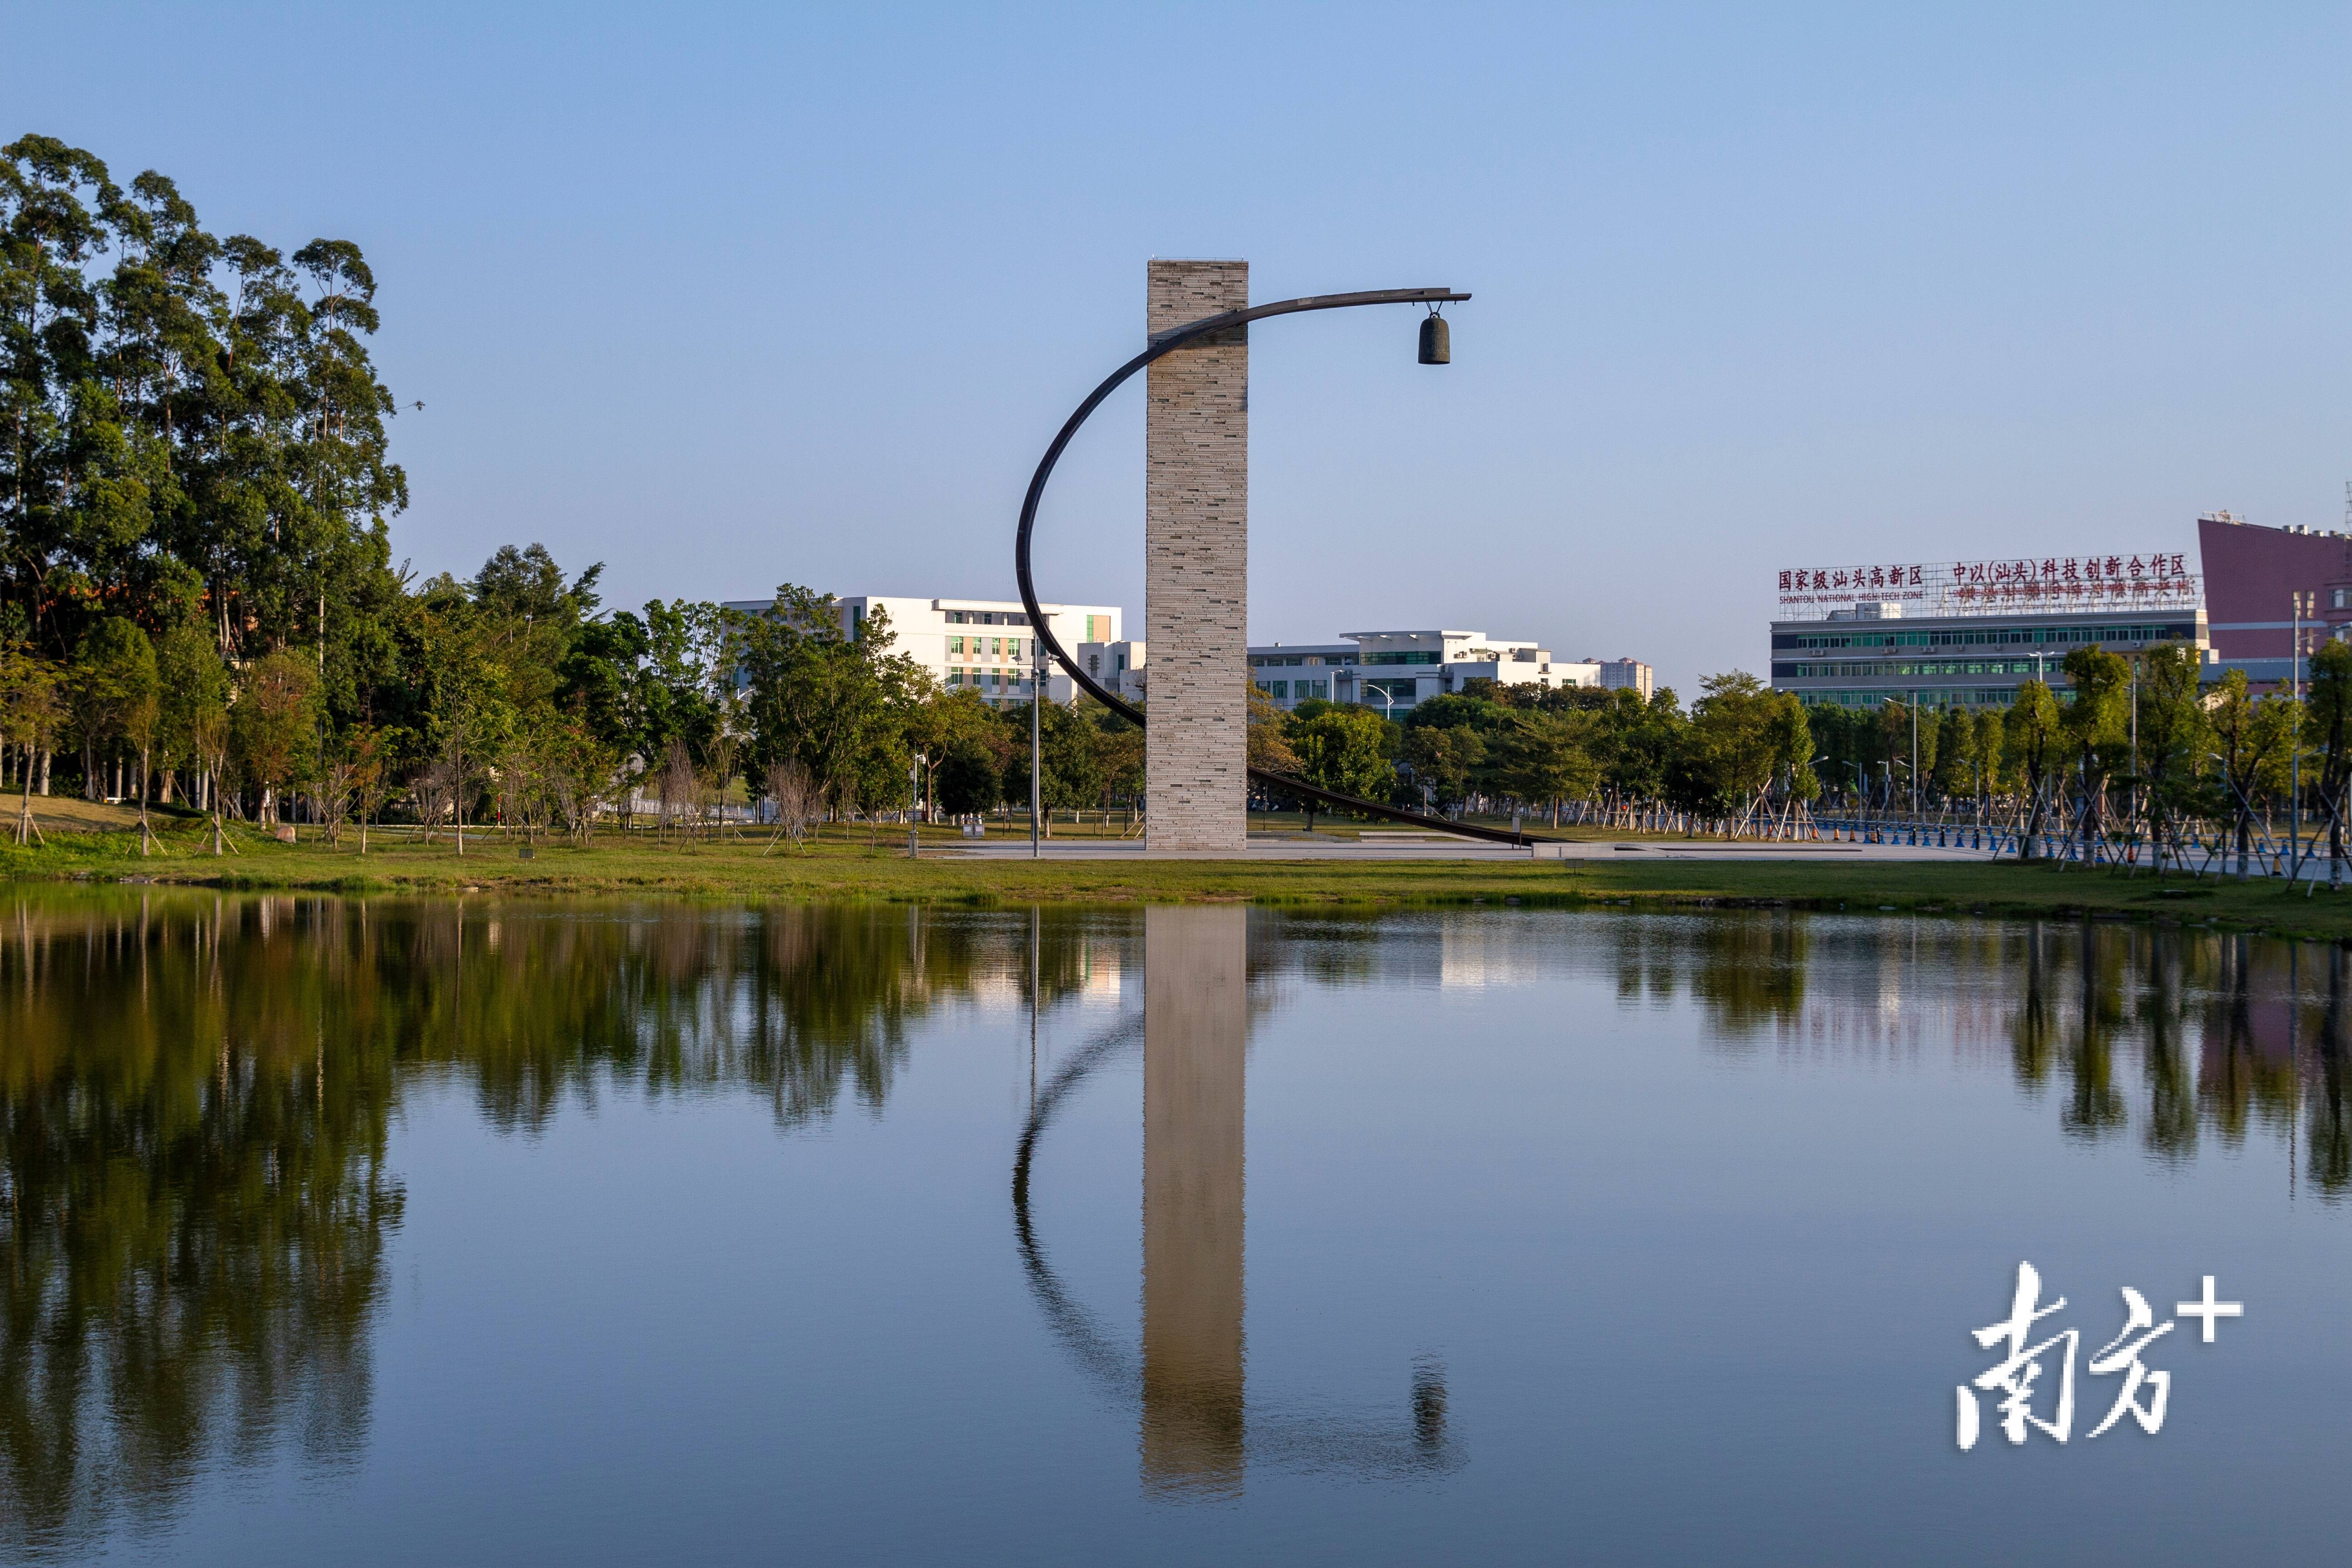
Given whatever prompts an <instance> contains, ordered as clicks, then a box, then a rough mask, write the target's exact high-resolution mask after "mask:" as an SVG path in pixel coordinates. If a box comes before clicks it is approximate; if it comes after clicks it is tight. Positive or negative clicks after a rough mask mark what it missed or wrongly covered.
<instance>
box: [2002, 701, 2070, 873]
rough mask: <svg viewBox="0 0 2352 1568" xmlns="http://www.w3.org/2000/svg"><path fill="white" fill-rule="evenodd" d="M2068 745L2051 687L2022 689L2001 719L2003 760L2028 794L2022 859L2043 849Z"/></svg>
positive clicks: (2019, 851)
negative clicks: (2054, 776)
mask: <svg viewBox="0 0 2352 1568" xmlns="http://www.w3.org/2000/svg"><path fill="white" fill-rule="evenodd" d="M2064 743H2065V731H2064V729H2063V726H2062V725H2061V723H2060V721H2059V713H2058V700H2057V699H2056V698H2055V697H2053V696H2052V695H2051V694H2050V688H2049V687H2047V686H2045V685H2043V684H2042V682H2041V681H2040V680H2039V679H2034V680H2029V681H2027V682H2026V683H2025V684H2024V685H2022V686H2021V687H2019V688H2018V689H2017V695H2016V696H2015V697H2012V698H2011V699H2010V703H2009V711H2008V712H2007V713H2006V714H2004V715H2003V716H2002V719H2001V758H2002V761H2003V763H2004V764H2005V765H2006V766H2007V768H2008V769H2009V771H2010V772H2011V774H2012V775H2013V776H2014V777H2015V778H2016V780H2017V782H2018V784H2020V785H2021V787H2022V788H2023V789H2024V791H2025V797H2026V805H2025V831H2024V833H2023V834H2022V835H2021V838H2020V845H2019V850H2018V854H2019V858H2021V859H2026V860H2031V859H2032V858H2034V856H2035V854H2036V852H2037V851H2038V850H2039V849H2040V847H2041V844H2040V840H2041V837H2042V825H2043V823H2044V822H2045V821H2046V820H2047V815H2046V814H2047V813H2048V811H2049V807H2050V785H2051V783H2052V774H2053V772H2054V771H2055V769H2056V767H2057V764H2058V762H2059V758H2060V754H2061V751H2060V749H2061V748H2062V747H2063V745H2064Z"/></svg>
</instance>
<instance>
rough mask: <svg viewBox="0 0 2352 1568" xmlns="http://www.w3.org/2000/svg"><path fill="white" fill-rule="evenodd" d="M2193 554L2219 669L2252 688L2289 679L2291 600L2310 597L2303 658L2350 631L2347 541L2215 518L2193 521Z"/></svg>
mask: <svg viewBox="0 0 2352 1568" xmlns="http://www.w3.org/2000/svg"><path fill="white" fill-rule="evenodd" d="M2197 551H2198V554H2199V555H2200V557H2201V558H2202V560H2203V564H2204V567H2205V617H2206V627H2207V630H2208V631H2209V633H2210V635H2211V637H2212V639H2213V657H2214V658H2216V659H2217V660H2219V661H2220V664H2221V668H2222V669H2224V670H2226V669H2231V668H2238V669H2243V670H2244V671H2245V672H2246V678H2247V679H2249V680H2251V681H2252V682H2254V683H2255V684H2256V685H2257V686H2265V685H2276V684H2284V682H2285V681H2286V680H2288V679H2290V676H2291V672H2292V670H2293V669H2294V664H2293V662H2292V661H2293V659H2294V654H2295V647H2294V626H2295V608H2294V595H2296V594H2298V593H2303V594H2308V595H2311V596H2310V598H2309V599H2308V600H2307V601H2305V602H2306V604H2308V605H2309V606H2310V608H2309V609H2308V610H2306V611H2305V615H2304V617H2303V628H2304V638H2303V649H2302V653H2303V657H2304V658H2306V659H2307V658H2310V657H2311V650H2312V649H2313V648H2314V647H2316V646H2318V644H2319V642H2320V640H2321V639H2323V638H2326V637H2343V636H2344V635H2345V634H2346V633H2347V630H2352V533H2336V532H2331V531H2327V530H2326V529H2311V528H2259V527H2256V526H2255V525H2254V524H2252V523H2250V522H2244V521H2240V520H2239V519H2237V518H2234V517H2231V515H2230V514H2229V513H2228V512H2226V511H2224V512H2215V513H2212V514H2210V515H2209V516H2205V517H2200V518H2199V519H2198V520H2197ZM2217 673H2218V672H2217Z"/></svg>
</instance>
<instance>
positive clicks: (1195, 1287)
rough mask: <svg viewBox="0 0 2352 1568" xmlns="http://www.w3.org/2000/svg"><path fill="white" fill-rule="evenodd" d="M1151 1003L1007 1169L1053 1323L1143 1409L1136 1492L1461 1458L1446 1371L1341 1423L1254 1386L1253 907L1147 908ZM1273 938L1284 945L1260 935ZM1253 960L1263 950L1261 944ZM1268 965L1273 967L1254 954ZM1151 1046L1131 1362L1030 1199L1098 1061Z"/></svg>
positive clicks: (1107, 1042)
mask: <svg viewBox="0 0 2352 1568" xmlns="http://www.w3.org/2000/svg"><path fill="white" fill-rule="evenodd" d="M1143 945H1144V1008H1143V1017H1142V1020H1141V1024H1142V1027H1141V1028H1140V1030H1139V1029H1138V1028H1137V1026H1136V1021H1135V1020H1132V1019H1130V1020H1128V1021H1127V1022H1124V1023H1122V1024H1120V1025H1118V1026H1116V1027H1114V1028H1111V1029H1109V1030H1107V1031H1105V1032H1104V1033H1103V1034H1102V1035H1100V1036H1098V1037H1096V1038H1095V1039H1094V1040H1092V1041H1090V1042H1088V1043H1087V1045H1086V1046H1085V1047H1081V1048H1080V1049H1079V1050H1078V1051H1076V1053H1074V1054H1073V1055H1072V1056H1071V1057H1069V1058H1067V1059H1066V1061H1065V1062H1064V1063H1063V1064H1062V1067H1061V1068H1060V1069H1059V1070H1057V1071H1056V1072H1055V1074H1054V1075H1053V1076H1052V1078H1050V1079H1048V1080H1047V1082H1046V1084H1045V1088H1044V1089H1043V1090H1042V1091H1041V1092H1040V1093H1039V1095H1038V1097H1037V1100H1036V1102H1035V1104H1034V1106H1033V1107H1032V1108H1031V1110H1030V1113H1029V1118H1028V1121H1027V1122H1026V1124H1025V1125H1024V1127H1023V1129H1022V1134H1021V1142H1020V1145H1019V1148H1018V1151H1017V1152H1016V1153H1015V1156H1014V1159H1013V1234H1014V1239H1015V1241H1016V1243H1017V1245H1018V1246H1019V1248H1020V1251H1021V1258H1022V1266H1023V1268H1024V1271H1025V1272H1026V1274H1027V1276H1028V1279H1029V1287H1030V1290H1031V1293H1032V1295H1033V1296H1034V1298H1035V1299H1036V1301H1037V1304H1038V1307H1039V1309H1040V1310H1042V1311H1043V1313H1044V1314H1045V1321H1046V1323H1047V1325H1048V1326H1049V1327H1050V1328H1051V1329H1052V1330H1053V1331H1054V1334H1055V1337H1056V1338H1057V1339H1058V1340H1060V1342H1062V1345H1063V1347H1064V1349H1065V1350H1066V1351H1067V1352H1069V1354H1070V1356H1071V1358H1072V1359H1073V1360H1074V1361H1075V1362H1076V1363H1077V1365H1078V1366H1079V1367H1080V1368H1081V1369H1082V1370H1084V1371H1085V1372H1086V1373H1087V1374H1088V1375H1089V1376H1090V1377H1092V1378H1094V1379H1095V1380H1096V1381H1097V1383H1098V1384H1101V1385H1102V1386H1103V1387H1105V1388H1106V1389H1107V1390H1108V1391H1110V1392H1112V1393H1114V1394H1117V1395H1118V1396H1120V1397H1122V1398H1127V1399H1132V1400H1133V1401H1134V1402H1135V1404H1136V1407H1137V1411H1138V1426H1139V1468H1140V1471H1141V1479H1142V1482H1143V1486H1144V1489H1145V1490H1146V1491H1147V1492H1149V1493H1151V1494H1153V1495H1157V1496H1161V1497H1169V1498H1216V1497H1224V1496H1231V1495H1233V1494H1234V1493H1236V1492H1238V1491H1239V1490H1240V1489H1241V1488H1242V1485H1243V1481H1244V1473H1245V1470H1246V1467H1247V1463H1248V1462H1249V1461H1251V1460H1256V1461H1259V1462H1264V1463H1274V1464H1277V1465H1280V1466H1282V1467H1284V1468H1290V1469H1298V1470H1307V1471H1322V1472H1334V1473H1339V1474H1344V1475H1348V1476H1351V1477H1356V1478H1371V1477H1378V1478H1384V1479H1393V1478H1397V1477H1402V1476H1407V1475H1412V1474H1428V1473H1436V1472H1441V1471H1444V1470H1447V1469H1451V1468H1454V1467H1455V1466H1457V1465H1458V1464H1459V1463H1460V1462H1461V1456H1460V1452H1459V1449H1458V1447H1456V1445H1455V1444H1454V1440H1453V1438H1452V1436H1451V1435H1450V1433H1449V1431H1448V1429H1447V1425H1446V1390H1445V1373H1444V1367H1443V1366H1442V1365H1441V1364H1439V1363H1437V1362H1436V1361H1435V1360H1434V1359H1432V1358H1427V1357H1424V1358H1423V1359H1422V1360H1421V1361H1419V1362H1417V1363H1415V1364H1414V1365H1413V1367H1412V1369H1411V1372H1410V1374H1409V1379H1408V1383H1407V1387H1406V1390H1405V1394H1406V1407H1405V1410H1404V1413H1403V1415H1402V1419H1400V1420H1397V1421H1394V1422H1384V1421H1378V1420H1372V1421H1349V1420H1347V1419H1345V1418H1338V1417H1331V1416H1327V1415H1319V1414H1318V1415H1306V1414H1299V1413H1294V1412H1292V1411H1289V1410H1286V1409H1283V1408H1280V1407H1278V1406H1275V1405H1270V1404H1268V1403H1266V1402H1264V1401H1261V1402H1259V1403H1257V1404H1255V1405H1253V1403H1252V1402H1251V1401H1250V1399H1249V1397H1248V1390H1247V1379H1246V1376H1245V1367H1246V1360H1247V1354H1246V1340H1245V1335H1244V1319H1243V1313H1244V1304H1245V1296H1246V1284H1245V1281H1246V1270H1245V1260H1244V1237H1243V1232H1244V1208H1245V1205H1244V1147H1245V1137H1244V1131H1245V1130H1244V1109H1245V1104H1246V1100H1245V1093H1244V1088H1245V1079H1246V1067H1247V1057H1248V1045H1249V1023H1250V1017H1251V1014H1252V992H1251V986H1250V980H1251V965H1252V963H1253V953H1252V946H1251V940H1250V915H1249V912H1248V911H1247V910H1243V909H1239V908H1234V907H1218V906H1185V907H1154V908H1150V909H1148V910H1145V911H1144V917H1143ZM1264 945H1265V946H1268V947H1272V946H1277V945H1278V944H1274V943H1268V944H1264ZM1259 956H1260V957H1263V955H1262V954H1261V955H1259ZM1262 967H1265V968H1266V969H1267V970H1268V971H1269V972H1271V971H1273V970H1275V969H1278V968H1279V967H1281V966H1280V965H1279V964H1264V965H1262ZM1139 1036H1140V1043H1141V1045H1142V1047H1143V1053H1144V1065H1143V1085H1144V1088H1143V1100H1144V1105H1143V1144H1144V1154H1143V1215H1142V1220H1143V1322H1142V1332H1141V1336H1140V1337H1141V1351H1142V1353H1141V1356H1140V1358H1138V1357H1136V1356H1135V1355H1133V1354H1132V1353H1131V1352H1129V1351H1127V1350H1126V1349H1125V1348H1124V1347H1123V1346H1122V1345H1121V1344H1120V1343H1119V1342H1118V1338H1117V1337H1116V1336H1115V1335H1113V1334H1112V1333H1111V1332H1109V1331H1108V1330H1107V1329H1105V1327H1104V1326H1103V1324H1102V1322H1101V1321H1100V1320H1099V1319H1098V1318H1097V1315H1096V1314H1095V1313H1093V1312H1092V1311H1090V1310H1087V1307H1085V1306H1084V1305H1083V1304H1082V1303H1080V1302H1079V1301H1078V1300H1076V1298H1075V1297H1073V1296H1072V1295H1071V1293H1070V1291H1069V1290H1068V1289H1067V1288H1066V1286H1065V1285H1064V1284H1063V1283H1062V1280H1061V1279H1060V1277H1059V1276H1058V1275H1057V1274H1056V1273H1055V1271H1054V1268H1053V1266H1052V1264H1051V1262H1050V1261H1049V1260H1048V1258H1047V1257H1046V1254H1045V1246H1044V1243H1043V1242H1042V1240H1041V1239H1040V1238H1039V1237H1038V1235H1037V1232H1036V1227H1035V1224H1034V1218H1033V1216H1032V1214H1031V1209H1030V1182H1031V1175H1032V1172H1033V1169H1034V1163H1035V1158H1036V1154H1037V1152H1038V1146H1039V1143H1040V1142H1041V1141H1042V1139H1043V1137H1044V1135H1045V1131H1046V1130H1047V1129H1048V1128H1049V1127H1050V1126H1051V1125H1052V1122H1053V1119H1054V1116H1055V1112H1056V1111H1058V1110H1060V1109H1061V1107H1062V1106H1063V1105H1064V1104H1065V1103H1066V1102H1067V1100H1068V1099H1069V1097H1070V1096H1071V1095H1072V1094H1073V1093H1075V1092H1076V1090H1077V1089H1078V1088H1079V1087H1081V1086H1082V1085H1083V1084H1084V1083H1085V1082H1086V1080H1087V1078H1088V1077H1089V1076H1091V1075H1092V1074H1093V1073H1094V1072H1096V1071H1097V1069H1098V1068H1101V1067H1102V1066H1103V1065H1104V1064H1106V1063H1107V1062H1108V1061H1110V1060H1112V1059H1114V1058H1117V1057H1118V1056H1119V1055H1121V1054H1122V1053H1124V1052H1126V1051H1128V1050H1131V1049H1132V1048H1133V1047H1135V1045H1136V1044H1137V1043H1139V1041H1138V1037H1139Z"/></svg>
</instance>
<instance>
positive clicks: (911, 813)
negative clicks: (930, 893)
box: [907, 752, 925, 860]
mask: <svg viewBox="0 0 2352 1568" xmlns="http://www.w3.org/2000/svg"><path fill="white" fill-rule="evenodd" d="M924 761H925V759H924V756H923V753H922V752H916V753H915V756H914V760H913V761H912V762H909V763H908V764H907V858H908V859H909V860H913V859H916V858H919V857H920V856H921V854H922V852H923V828H922V821H923V763H924Z"/></svg>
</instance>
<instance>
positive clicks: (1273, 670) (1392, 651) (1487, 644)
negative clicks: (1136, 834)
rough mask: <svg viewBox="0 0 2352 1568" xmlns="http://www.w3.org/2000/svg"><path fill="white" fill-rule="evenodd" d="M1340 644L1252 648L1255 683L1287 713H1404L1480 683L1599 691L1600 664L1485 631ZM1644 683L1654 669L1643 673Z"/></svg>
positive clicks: (1344, 637) (1372, 637) (1354, 638)
mask: <svg viewBox="0 0 2352 1568" xmlns="http://www.w3.org/2000/svg"><path fill="white" fill-rule="evenodd" d="M1340 639H1341V640H1339V642H1335V643H1302V644H1297V645H1293V646H1290V647H1285V646H1284V645H1283V644H1281V643H1275V644H1273V645H1272V646H1270V647H1253V648H1251V649H1250V650H1249V661H1250V679H1253V680H1255V682H1256V683H1257V684H1258V686H1259V688H1260V689H1263V690H1264V691H1265V694H1266V695H1267V696H1268V697H1270V698H1272V699H1273V700H1275V701H1276V703H1278V704H1280V705H1281V706H1283V707H1285V708H1296V707H1297V706H1298V704H1299V703H1301V702H1304V701H1307V700H1310V699H1317V698H1319V699H1321V700H1324V701H1327V702H1360V703H1363V704H1365V705H1366V706H1368V707H1372V708H1378V709H1380V710H1381V711H1382V712H1385V713H1389V714H1391V715H1400V714H1402V713H1403V712H1405V711H1406V710H1409V709H1411V708H1412V707H1413V706H1415V705H1416V704H1418V703H1422V702H1425V701H1427V700H1429V699H1431V698H1433V697H1437V696H1442V695H1444V694H1446V693H1449V692H1457V691H1460V690H1461V689H1463V687H1464V685H1465V683H1467V682H1468V681H1471V680H1474V679H1486V680H1492V681H1496V682H1497V683H1498V684H1501V685H1504V686H1534V687H1539V688H1542V689H1548V690H1549V689H1559V688H1562V687H1572V686H1600V685H1601V684H1602V672H1603V670H1604V669H1605V668H1607V667H1606V666H1604V665H1602V664H1601V662H1600V661H1599V660H1597V659H1557V658H1553V657H1552V655H1551V652H1550V650H1549V649H1547V648H1541V647H1537V646H1536V645H1535V644H1534V643H1531V642H1507V641H1504V640H1502V639H1500V638H1497V637H1488V636H1487V635H1486V633H1484V632H1465V631H1391V632H1342V633H1341V634H1340ZM1640 668H1641V670H1642V672H1643V677H1644V678H1645V679H1646V678H1647V676H1648V673H1649V667H1648V666H1647V665H1643V666H1641V667H1640Z"/></svg>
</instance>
